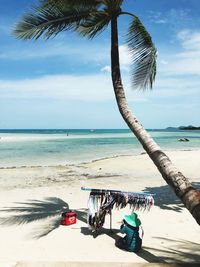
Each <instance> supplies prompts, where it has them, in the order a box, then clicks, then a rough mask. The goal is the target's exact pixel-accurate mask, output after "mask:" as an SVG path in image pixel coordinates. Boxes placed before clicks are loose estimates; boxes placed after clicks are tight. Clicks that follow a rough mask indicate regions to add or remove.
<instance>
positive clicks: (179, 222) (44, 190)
mask: <svg viewBox="0 0 200 267" xmlns="http://www.w3.org/2000/svg"><path fill="white" fill-rule="evenodd" d="M167 154H168V155H169V156H170V158H171V160H172V161H173V162H174V164H175V165H176V166H177V167H178V168H179V169H180V171H182V172H183V174H184V175H185V176H186V177H188V178H189V179H190V180H191V182H193V183H194V185H195V186H196V187H197V188H200V168H199V166H200V151H174V152H169V153H167ZM0 178H1V179H0V181H1V184H0V185H1V193H0V206H1V208H0V210H1V212H0V218H1V221H0V222H1V226H0V236H1V250H0V261H1V262H0V263H1V264H0V266H2V267H4V266H15V264H16V263H17V262H20V261H28V262H34V261H50V262H53V261H65V262H75V261H76V262H116V263H117V262H118V263H119V262H130V263H148V262H162V263H177V262H181V263H182V262H186V263H198V262H199V263H200V249H199V248H200V227H199V225H198V224H197V223H196V222H195V220H194V219H193V217H192V216H191V215H190V213H189V212H188V210H187V209H185V208H184V207H183V205H182V204H181V202H180V201H179V200H178V199H177V197H176V196H175V194H174V193H173V192H172V191H171V189H170V188H169V186H168V185H167V184H166V183H165V181H164V180H163V178H162V177H161V176H160V174H159V172H158V171H157V169H156V167H155V166H154V165H153V163H152V162H151V160H150V159H149V158H148V156H147V155H146V154H143V155H138V156H120V157H115V158H107V159H102V160H98V161H93V162H90V163H85V164H80V165H68V166H49V167H40V166H37V167H25V166H24V167H18V168H2V169H0ZM81 186H85V187H92V188H109V189H118V190H123V191H133V192H142V191H145V192H149V193H155V194H156V195H155V206H154V207H153V208H152V209H151V210H150V211H149V212H147V211H144V212H140V211H139V212H138V215H139V217H140V219H141V221H142V224H143V228H144V232H145V233H144V239H143V249H142V250H141V251H140V252H139V253H138V254H135V253H130V252H125V251H122V250H120V249H118V248H117V247H115V239H116V237H117V236H118V235H120V233H119V228H120V224H121V221H122V219H123V216H124V214H129V213H130V212H131V211H130V209H129V208H128V207H126V208H125V209H121V210H113V213H112V229H113V231H112V232H110V230H109V227H110V217H109V215H107V217H106V223H105V225H104V227H103V229H102V230H100V232H99V235H98V236H96V237H94V236H93V235H92V233H91V231H90V230H89V229H88V226H87V222H86V216H87V200H88V196H89V191H82V190H81ZM67 207H69V208H70V209H72V210H74V211H76V212H77V223H76V224H74V225H71V226H62V225H60V219H61V213H62V211H64V210H65V209H66V208H67Z"/></svg>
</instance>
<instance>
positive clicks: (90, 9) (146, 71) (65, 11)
mask: <svg viewBox="0 0 200 267" xmlns="http://www.w3.org/2000/svg"><path fill="white" fill-rule="evenodd" d="M123 1H124V0H73V1H72V0H40V2H39V5H38V6H37V7H34V8H33V9H32V11H31V12H30V13H27V14H25V15H24V17H23V18H22V20H21V21H19V22H18V23H17V25H16V27H15V29H14V34H15V36H16V37H17V38H20V39H38V38H40V37H43V38H45V39H48V38H50V37H54V36H55V35H57V34H58V33H60V32H63V31H67V30H71V31H75V32H77V33H79V34H80V35H82V36H85V37H88V38H93V37H95V36H96V35H97V34H100V33H101V32H102V31H104V30H105V29H106V28H107V26H108V25H109V23H110V21H111V20H112V19H113V17H115V18H118V17H119V16H120V15H121V14H129V15H130V13H126V12H122V4H123ZM131 15H132V17H133V21H132V22H131V24H130V27H129V29H128V34H127V36H128V38H127V44H128V47H129V49H130V51H131V55H132V59H133V73H132V76H133V87H134V88H139V89H146V88H152V84H153V82H154V79H155V75H156V49H155V47H154V44H153V42H152V40H151V37H150V35H149V34H148V32H147V31H146V29H145V27H144V26H143V25H142V23H141V22H140V20H139V19H138V18H137V17H136V16H135V15H133V14H131Z"/></svg>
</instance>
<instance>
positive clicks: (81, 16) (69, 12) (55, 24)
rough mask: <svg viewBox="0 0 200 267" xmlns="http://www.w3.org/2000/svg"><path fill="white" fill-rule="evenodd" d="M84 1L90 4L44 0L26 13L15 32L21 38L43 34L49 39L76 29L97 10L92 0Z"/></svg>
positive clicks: (37, 36) (62, 0)
mask: <svg viewBox="0 0 200 267" xmlns="http://www.w3.org/2000/svg"><path fill="white" fill-rule="evenodd" d="M84 1H85V2H87V1H88V3H89V4H88V5H85V6H84V5H83V2H82V1H80V0H74V1H69V0H68V1H67V0H57V1H55V0H48V1H47V0H46V1H45V0H43V1H41V5H40V6H38V7H34V8H33V9H32V12H31V13H28V14H25V15H24V17H23V18H22V20H21V21H19V22H18V23H17V25H16V26H15V29H14V31H13V33H14V35H15V36H16V37H17V38H19V39H38V38H39V37H40V36H42V35H43V37H44V38H46V39H48V38H50V37H54V36H55V35H56V34H58V33H59V32H61V31H64V30H76V29H77V28H78V27H79V25H80V24H81V22H84V21H85V20H86V19H87V18H88V17H89V16H90V14H91V12H92V11H96V9H95V8H96V7H95V5H93V6H92V5H91V0H84ZM78 2H81V3H82V4H81V5H78ZM94 2H95V1H94ZM73 3H74V4H73ZM75 3H76V4H75Z"/></svg>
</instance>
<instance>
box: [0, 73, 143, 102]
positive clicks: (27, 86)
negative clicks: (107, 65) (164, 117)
mask: <svg viewBox="0 0 200 267" xmlns="http://www.w3.org/2000/svg"><path fill="white" fill-rule="evenodd" d="M124 88H125V91H126V94H127V99H128V100H129V101H130V102H146V101H148V99H147V98H146V97H145V96H144V95H143V94H142V92H138V91H134V90H132V89H131V86H130V81H129V77H127V76H125V77H124ZM0 94H1V98H2V99H3V98H4V99H13V98H14V99H20V98H21V99H44V101H45V99H46V100H48V99H52V100H53V99H55V100H59V99H62V100H66V103H67V101H70V100H75V101H76V100H77V101H86V102H95V101H96V102H105V101H110V100H111V101H115V96H114V92H113V87H112V82H111V78H110V75H107V74H100V75H84V76H77V75H76V76H75V75H52V76H43V77H40V78H37V79H24V80H0Z"/></svg>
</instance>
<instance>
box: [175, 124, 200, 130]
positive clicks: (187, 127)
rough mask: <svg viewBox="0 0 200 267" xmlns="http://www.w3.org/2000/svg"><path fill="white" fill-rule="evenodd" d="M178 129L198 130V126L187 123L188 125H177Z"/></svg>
mask: <svg viewBox="0 0 200 267" xmlns="http://www.w3.org/2000/svg"><path fill="white" fill-rule="evenodd" d="M178 129H179V130H200V127H195V126H192V125H189V126H180V127H178Z"/></svg>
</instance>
